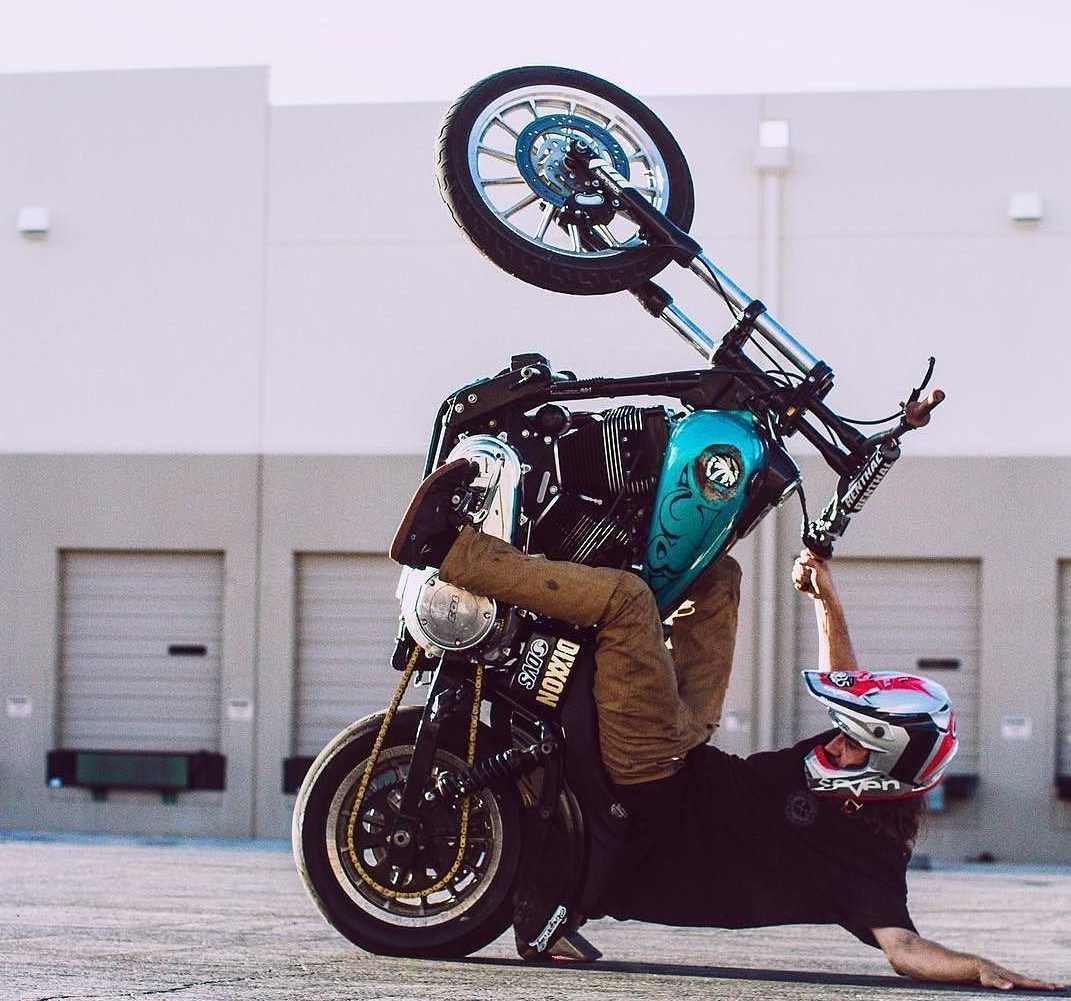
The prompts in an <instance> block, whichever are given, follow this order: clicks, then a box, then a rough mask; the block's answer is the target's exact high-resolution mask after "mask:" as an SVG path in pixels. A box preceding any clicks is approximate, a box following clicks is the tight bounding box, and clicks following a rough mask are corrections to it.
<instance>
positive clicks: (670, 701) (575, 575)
mask: <svg viewBox="0 0 1071 1001" xmlns="http://www.w3.org/2000/svg"><path fill="white" fill-rule="evenodd" d="M439 576H440V577H441V578H442V579H443V580H445V581H447V582H448V583H451V584H455V585H457V586H458V587H463V588H466V589H467V590H469V591H473V592H474V593H476V594H483V595H486V596H488V597H491V598H495V599H497V600H499V601H504V602H507V603H509V604H512V605H519V606H520V607H522V608H527V609H529V610H531V611H533V612H536V613H537V614H539V615H547V616H550V617H551V618H555V619H561V620H562V621H563V622H568V623H570V624H572V625H576V626H593V625H598V627H599V630H598V642H597V646H596V649H595V704H596V706H597V707H598V715H599V746H600V750H601V752H602V759H603V763H604V764H605V765H606V769H607V771H608V772H609V773H610V778H611V779H612V780H613V781H614V782H616V783H619V784H621V785H632V784H635V783H638V782H649V781H652V780H653V779H660V778H665V777H666V776H668V775H672V774H673V773H674V772H676V771H677V770H678V769H679V768H680V767H681V765H682V764H683V762H684V756H685V755H686V754H687V753H688V752H689V751H690V750H691V749H692V748H693V747H695V746H697V745H698V744H703V743H706V741H707V739H708V738H709V737H710V735H711V734H712V733H713V732H714V729H715V727H716V726H717V724H718V721H719V719H720V718H721V706H722V702H723V700H724V698H725V689H726V686H727V685H728V684H729V673H730V671H731V670H732V662H733V646H734V643H735V639H736V615H737V605H738V603H739V600H740V567H739V566H738V565H737V563H736V561H735V560H733V559H732V558H731V557H724V558H722V559H720V560H718V561H717V562H716V563H714V564H713V565H712V566H711V567H709V568H708V569H707V570H706V572H705V573H703V575H702V576H701V577H700V578H699V579H698V580H697V581H696V583H695V584H694V585H693V587H692V590H691V592H690V593H689V595H688V599H689V602H690V607H689V606H688V605H685V606H683V607H682V608H681V609H678V611H677V612H676V613H674V628H673V652H672V654H671V653H670V651H669V649H668V648H667V647H666V644H665V640H664V638H663V634H662V621H661V616H660V615H659V612H658V607H657V606H656V604H655V600H654V595H653V594H652V593H651V590H650V588H648V587H647V585H646V584H645V583H644V582H643V581H642V580H640V578H639V577H637V576H636V575H635V574H632V573H629V572H628V571H625V570H608V569H601V568H594V567H585V566H580V565H579V564H576V563H562V562H557V561H554V560H547V559H544V558H542V557H538V556H526V555H525V554H524V553H521V552H519V551H518V550H517V549H515V548H514V547H513V546H511V545H509V544H508V543H505V542H503V541H502V540H501V539H496V538H494V537H493V536H489V535H482V534H480V533H478V532H475V531H473V530H472V529H471V528H465V529H463V530H462V532H461V535H460V537H459V538H458V541H457V542H456V543H454V545H453V547H452V548H451V550H450V552H449V554H448V555H447V557H446V559H445V560H444V561H443V565H442V568H441V569H440V571H439Z"/></svg>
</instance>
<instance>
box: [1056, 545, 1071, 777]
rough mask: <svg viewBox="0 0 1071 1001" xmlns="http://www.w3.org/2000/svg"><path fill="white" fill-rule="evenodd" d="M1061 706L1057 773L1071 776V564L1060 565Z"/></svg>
mask: <svg viewBox="0 0 1071 1001" xmlns="http://www.w3.org/2000/svg"><path fill="white" fill-rule="evenodd" d="M1058 655H1059V672H1058V673H1059V682H1058V684H1059V695H1058V698H1059V706H1058V709H1057V716H1056V774H1057V775H1067V776H1071V563H1061V564H1060V636H1059V645H1058Z"/></svg>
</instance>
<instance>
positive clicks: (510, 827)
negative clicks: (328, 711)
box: [293, 707, 521, 957]
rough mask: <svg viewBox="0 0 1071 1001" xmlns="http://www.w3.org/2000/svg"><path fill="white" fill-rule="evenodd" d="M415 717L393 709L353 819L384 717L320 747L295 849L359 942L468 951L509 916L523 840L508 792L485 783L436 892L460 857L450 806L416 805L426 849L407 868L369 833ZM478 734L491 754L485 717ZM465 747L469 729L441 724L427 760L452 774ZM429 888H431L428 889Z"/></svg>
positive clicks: (342, 926)
mask: <svg viewBox="0 0 1071 1001" xmlns="http://www.w3.org/2000/svg"><path fill="white" fill-rule="evenodd" d="M420 714H421V710H420V708H419V707H408V708H406V709H402V710H400V711H399V712H398V714H397V716H396V717H395V719H394V722H393V723H392V725H391V729H390V732H389V734H388V736H387V740H386V742H385V743H384V746H383V748H382V750H381V752H380V755H379V757H378V759H377V762H376V766H375V769H374V771H373V774H372V778H371V781H370V782H369V784H368V788H367V790H366V792H365V795H364V798H363V800H362V801H361V803H360V805H359V808H358V811H357V815H356V816H354V810H353V808H354V804H355V799H356V796H357V792H358V788H359V785H360V781H361V777H362V775H363V774H364V771H365V767H366V763H367V760H368V756H369V754H370V752H371V750H372V745H373V743H374V742H375V738H376V734H377V733H378V731H379V726H380V723H381V722H382V715H376V716H369V717H366V718H365V719H363V720H360V721H358V722H357V723H354V724H353V725H352V726H350V727H349V728H347V729H346V730H344V731H343V732H342V733H340V734H339V735H338V736H337V737H336V738H335V739H334V740H333V741H332V742H331V743H330V744H329V745H328V746H327V747H326V748H324V750H323V751H322V752H321V753H320V755H319V757H318V758H317V759H316V761H315V762H313V765H312V767H311V768H310V769H309V772H308V775H307V776H306V778H305V781H304V782H303V783H302V786H301V789H300V790H299V792H298V796H297V801H296V803H295V806H294V821H293V849H294V857H295V861H296V862H297V867H298V872H299V874H300V875H301V879H302V882H303V883H304V884H305V888H306V890H308V892H309V895H310V896H311V897H312V899H313V901H314V902H315V903H316V905H317V907H318V908H319V909H320V911H321V913H322V914H323V915H324V917H325V918H326V919H327V920H328V922H329V923H330V924H331V925H333V926H334V927H335V928H336V929H337V930H338V931H339V932H341V933H342V934H343V935H345V936H346V938H348V939H349V940H350V941H351V942H353V943H355V944H356V945H358V946H360V947H361V948H362V949H365V950H367V951H368V952H374V953H379V954H381V955H389V956H415V957H430V956H442V957H456V956H465V955H468V954H469V953H471V952H475V951H476V950H477V949H481V948H483V946H485V945H487V944H488V943H489V942H492V941H493V940H494V939H496V938H497V937H498V936H499V935H501V934H502V932H503V931H505V929H506V928H507V927H508V926H509V924H510V920H511V918H512V906H513V899H512V898H513V893H512V891H513V884H514V880H515V878H516V874H517V865H518V859H519V856H520V847H521V844H520V842H521V831H520V820H519V816H518V804H517V800H516V796H515V795H511V792H510V790H503V791H500V792H493V791H492V790H491V789H484V790H482V791H481V792H478V793H476V794H474V795H473V796H472V797H471V800H470V812H469V822H468V834H467V841H466V846H465V849H464V853H463V856H462V861H461V864H460V865H459V866H458V868H457V870H456V873H455V874H454V875H453V876H452V877H451V878H450V880H449V882H448V883H447V884H446V885H445V886H444V887H443V888H441V889H438V890H435V889H433V888H434V886H435V885H436V884H437V883H438V882H440V881H441V880H442V879H443V878H444V877H446V876H447V875H449V871H450V868H451V866H452V864H453V862H454V861H455V859H456V858H457V854H458V831H459V827H460V822H459V814H460V810H454V809H452V808H450V807H449V806H447V805H446V804H443V803H438V804H435V805H433V806H431V807H426V808H425V809H424V810H423V811H422V813H421V834H422V836H423V839H424V842H425V846H424V847H423V848H422V849H421V850H420V852H419V853H418V854H417V856H416V863H415V864H414V867H413V869H412V870H410V871H408V872H406V873H399V872H398V871H397V870H396V869H392V867H390V866H389V865H388V864H387V862H386V857H385V852H384V850H383V848H382V841H381V840H380V839H379V838H378V836H377V835H378V834H379V833H380V832H381V831H382V830H383V829H384V828H385V826H386V823H387V821H388V820H389V815H390V812H391V810H392V807H393V805H395V804H396V803H397V799H398V797H399V796H400V794H401V787H402V784H403V783H404V781H405V778H406V775H407V774H408V763H409V760H410V758H411V756H412V749H413V744H412V742H413V739H414V737H415V734H416V729H417V724H418V723H419V721H420ZM462 731H465V732H462ZM477 743H478V750H477V753H478V754H487V753H489V746H490V731H489V728H486V727H482V726H481V733H480V735H479V737H478V740H477ZM466 745H467V726H466V727H463V728H450V727H449V726H444V728H443V732H442V735H441V737H440V741H439V748H438V750H437V751H436V757H435V766H434V767H435V769H436V770H448V771H452V772H454V773H455V774H456V773H457V772H459V771H461V770H462V769H464V767H465V749H466ZM481 745H482V747H481ZM357 863H359V866H358V864H357ZM361 870H363V874H362V872H361ZM366 877H371V880H369V879H368V878H366ZM373 884H378V888H377V886H376V885H373ZM428 889H431V890H432V892H430V893H428V892H424V891H426V890H428ZM383 890H391V891H395V892H400V893H403V894H406V895H405V896H402V897H393V896H391V895H390V893H384V892H382V891H383Z"/></svg>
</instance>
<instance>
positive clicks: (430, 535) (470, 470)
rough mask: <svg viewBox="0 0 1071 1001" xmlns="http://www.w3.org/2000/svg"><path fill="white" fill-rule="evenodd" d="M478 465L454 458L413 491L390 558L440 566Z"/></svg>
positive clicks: (409, 564) (417, 565) (418, 565)
mask: <svg viewBox="0 0 1071 1001" xmlns="http://www.w3.org/2000/svg"><path fill="white" fill-rule="evenodd" d="M479 472H480V467H479V466H478V465H476V463H474V462H469V461H468V459H455V460H454V461H453V462H448V463H447V464H446V465H445V466H440V467H439V468H438V469H436V470H435V472H433V473H432V474H431V475H430V476H428V478H427V479H426V480H424V482H423V483H421V484H420V486H419V487H418V488H417V492H416V493H415V494H413V499H412V501H410V503H409V510H408V511H406V512H405V516H404V517H403V518H402V523H401V524H400V525H399V526H398V531H397V532H395V533H394V541H393V542H392V543H391V546H390V558H391V559H392V560H394V561H395V562H397V563H402V564H404V565H405V566H407V567H414V568H416V569H417V570H422V569H423V568H424V567H437V566H442V562H443V560H444V559H446V554H447V553H448V552H449V551H450V547H451V546H452V545H453V544H454V542H455V541H456V540H457V536H458V533H459V532H460V531H461V526H462V525H464V524H467V521H468V520H467V519H466V517H465V510H466V507H467V503H466V502H467V501H469V500H470V495H471V491H470V490H469V489H468V487H469V484H471V483H472V481H473V480H474V479H476V477H477V476H478V475H479Z"/></svg>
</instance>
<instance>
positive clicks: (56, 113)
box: [0, 69, 268, 452]
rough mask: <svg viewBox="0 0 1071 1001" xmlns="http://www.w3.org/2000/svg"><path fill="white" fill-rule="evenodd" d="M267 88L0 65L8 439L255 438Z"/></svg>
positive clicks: (201, 447)
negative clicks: (17, 72)
mask: <svg viewBox="0 0 1071 1001" xmlns="http://www.w3.org/2000/svg"><path fill="white" fill-rule="evenodd" d="M266 100H267V73H266V71H264V70H258V69H235V70H197V71H189V70H174V71H172V70H159V71H158V70H152V71H144V72H138V73H129V72H125V73H124V72H116V73H70V74H49V75H27V76H0V136H3V137H4V155H3V156H2V157H0V344H2V345H3V347H2V352H3V353H2V355H0V450H2V451H5V452H94V451H96V452H223V451H235V452H255V451H257V449H258V446H259V439H258V433H259V408H260V360H261V352H262V324H261V313H262V302H261V298H262V292H263V287H264V283H263V264H262V257H263V245H264V179H265V171H266V167H267V164H266V157H265V153H266V146H265V135H266V129H267V112H268V109H267V106H266ZM25 205H40V206H44V207H46V208H47V209H49V210H50V212H51V216H52V224H51V230H50V232H49V233H48V234H47V236H45V237H44V238H43V239H31V238H27V237H25V236H22V235H20V234H18V233H17V232H16V229H15V219H16V216H17V213H18V210H19V208H20V207H22V206H25Z"/></svg>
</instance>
